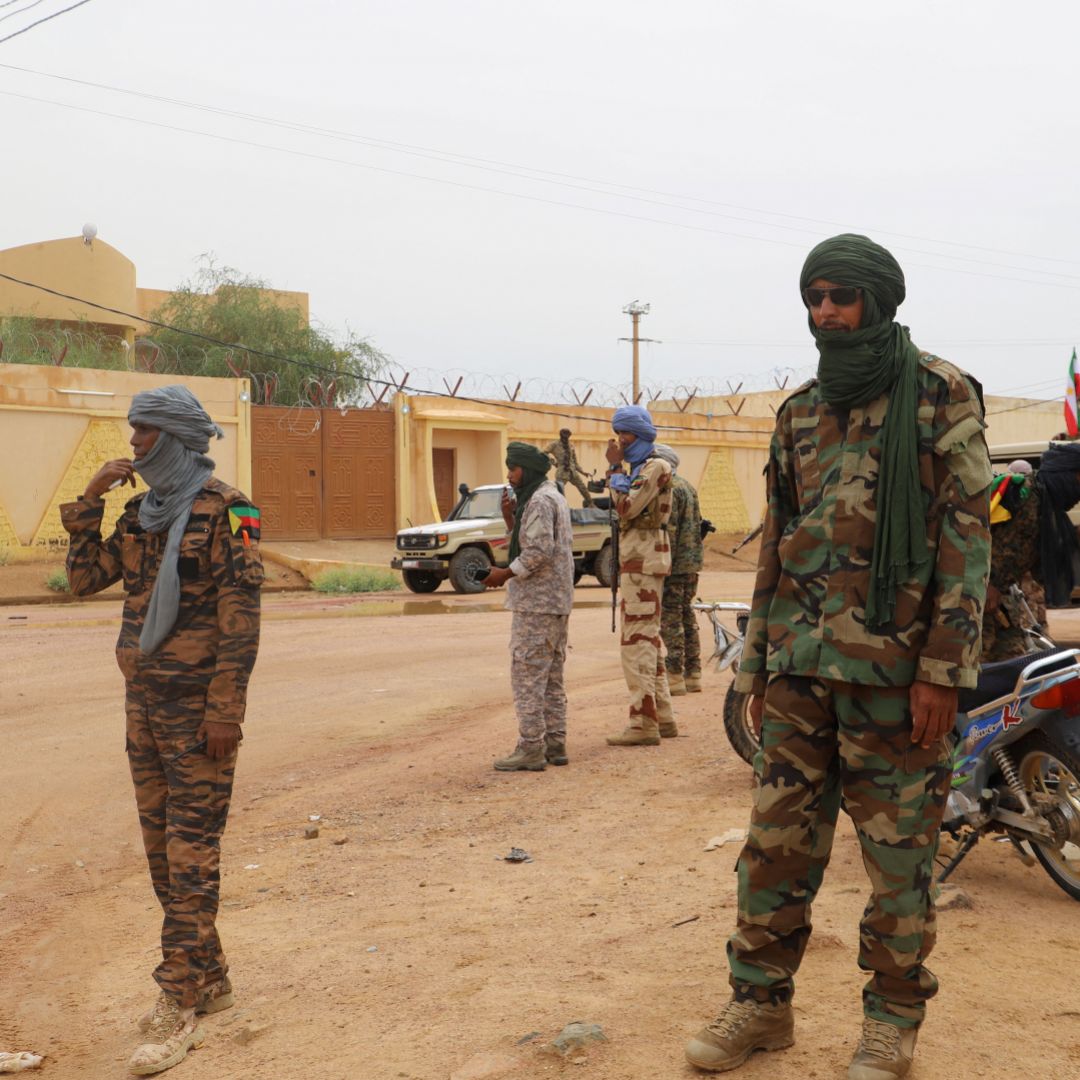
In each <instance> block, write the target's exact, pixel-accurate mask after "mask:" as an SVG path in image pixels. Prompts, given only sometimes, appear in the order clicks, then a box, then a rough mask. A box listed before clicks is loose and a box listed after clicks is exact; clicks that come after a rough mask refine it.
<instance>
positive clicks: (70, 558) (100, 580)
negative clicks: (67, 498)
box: [60, 499, 127, 596]
mask: <svg viewBox="0 0 1080 1080" xmlns="http://www.w3.org/2000/svg"><path fill="white" fill-rule="evenodd" d="M104 513H105V500H104V499H76V500H75V502H69V503H64V504H63V505H62V506H61V507H60V522H61V524H62V525H63V526H64V528H65V529H66V530H67V532H68V535H69V536H70V537H71V541H70V544H69V546H68V553H67V576H68V585H69V586H70V587H71V591H72V593H73V594H74V595H75V596H90V595H91V594H92V593H97V592H101V590H102V589H107V588H108V587H109V586H110V585H112V584H113V583H114V582H117V581H119V580H120V578H121V577H122V576H123V572H124V564H123V561H122V551H123V536H124V527H125V519H126V517H127V515H126V514H124V515H123V516H121V518H120V520H119V521H118V522H117V523H116V527H115V528H114V529H113V531H112V535H111V536H110V537H109V539H108V540H103V539H102V538H101V518H102V515H103V514H104Z"/></svg>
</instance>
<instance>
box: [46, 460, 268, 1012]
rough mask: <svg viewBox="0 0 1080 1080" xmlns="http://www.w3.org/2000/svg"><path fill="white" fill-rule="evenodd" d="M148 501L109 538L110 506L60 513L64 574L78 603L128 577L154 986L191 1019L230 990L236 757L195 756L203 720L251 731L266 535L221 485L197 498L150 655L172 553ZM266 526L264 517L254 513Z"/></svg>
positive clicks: (132, 703) (130, 695)
mask: <svg viewBox="0 0 1080 1080" xmlns="http://www.w3.org/2000/svg"><path fill="white" fill-rule="evenodd" d="M144 497H145V496H144V495H137V496H136V497H135V498H133V499H131V500H130V501H129V502H128V503H127V504H126V506H125V509H124V513H123V514H122V516H121V517H120V519H119V520H118V521H117V523H116V527H115V529H114V530H113V532H112V534H111V535H110V536H109V537H108V538H107V539H103V538H102V536H101V531H100V530H101V519H102V515H103V512H104V509H105V502H104V500H103V499H100V498H85V497H84V498H81V499H79V500H77V501H76V502H71V503H65V504H64V505H63V506H61V508H60V513H61V518H62V521H63V524H64V527H65V529H67V531H68V533H70V536H71V546H70V549H69V551H68V559H67V571H68V580H69V581H70V584H71V591H72V592H73V593H74V594H75V595H76V596H87V595H89V594H91V593H96V592H100V591H101V590H102V589H105V588H107V587H108V586H110V585H112V584H113V583H114V582H117V581H120V580H123V585H124V593H125V597H124V613H123V621H122V624H121V628H120V638H119V640H118V642H117V645H116V657H117V662H118V664H119V666H120V670H121V671H122V672H123V674H124V678H125V680H126V682H127V700H126V712H127V753H128V760H129V763H130V766H131V774H132V778H133V780H134V782H135V796H136V803H137V806H138V810H139V819H140V822H141V824H142V834H143V844H144V846H145V848H146V856H147V860H148V862H149V865H150V876H151V879H152V881H153V885H154V891H155V893H156V895H157V898H158V901H159V902H160V904H161V906H162V908H163V910H164V922H163V926H162V932H161V953H162V959H161V963H160V964H158V966H157V969H156V970H155V972H154V978H155V979H156V981H157V982H158V984H159V986H160V987H161V989H162V990H163V991H164V992H165V993H166V994H167V995H168V996H169V997H170V998H172V999H174V1000H175V1001H176V1002H177V1003H178V1004H179V1006H180V1007H181V1008H184V1009H189V1008H192V1007H194V1006H196V1005H197V1004H199V1002H200V994H201V993H204V992H206V991H207V990H208V988H211V987H214V986H215V985H216V984H220V983H222V981H223V980H224V979H225V976H226V974H227V972H228V964H227V962H226V960H225V955H224V952H223V951H222V947H221V941H220V939H219V938H218V933H217V929H216V926H215V920H216V916H217V910H218V885H219V859H220V841H221V836H222V833H223V832H224V830H225V821H226V817H227V815H228V811H229V801H230V798H231V795H232V783H233V771H234V768H235V765H236V753H235V752H234V753H233V754H231V755H229V756H227V757H225V758H221V759H219V760H213V759H211V758H209V757H208V756H207V755H206V754H205V753H204V752H203V748H202V747H201V746H198V745H197V742H198V739H197V735H196V733H197V732H198V730H199V728H200V727H201V725H202V723H203V721H204V720H205V721H214V722H217V723H221V724H240V723H241V722H242V721H243V719H244V710H245V705H246V698H247V686H248V678H249V676H250V675H251V670H252V668H253V666H254V664H255V656H256V652H257V650H258V646H259V587H260V585H261V584H262V581H263V569H262V562H261V560H260V557H259V545H258V535H259V533H258V529H257V527H253V526H249V527H248V528H247V530H246V535H245V534H243V533H241V532H240V531H239V530H235V531H234V528H233V523H235V518H233V519H230V515H229V510H230V508H233V509H234V510H243V511H244V512H245V515H247V516H250V515H251V514H253V513H255V512H254V511H253V510H252V508H251V504H250V503H249V502H248V500H247V499H246V498H245V497H244V496H243V495H242V494H241V493H240V492H239V491H237V490H235V489H234V488H231V487H229V486H227V485H226V484H223V483H221V482H220V481H218V480H216V479H213V478H211V479H210V480H208V481H207V482H206V484H205V485H204V486H203V488H202V490H201V491H200V492H199V494H198V495H196V497H195V501H194V503H193V505H192V509H191V516H190V518H189V519H188V522H187V526H186V528H185V530H184V535H183V539H182V541H181V545H180V557H179V563H178V569H179V574H180V606H179V611H178V614H177V618H176V622H175V624H174V626H173V628H172V631H171V632H170V633H169V636H168V637H166V638H165V640H164V641H163V642H162V644H161V645H160V646H159V647H158V648H157V649H156V650H155V651H154V652H152V653H151V654H149V655H147V654H145V653H144V652H143V651H142V649H141V648H140V645H139V635H140V633H141V632H142V628H143V622H144V619H145V617H146V613H147V608H148V606H149V603H150V596H151V591H152V589H153V586H154V582H155V578H156V576H157V572H158V567H159V564H160V560H161V556H162V552H163V549H164V546H165V534H164V533H149V532H146V531H144V530H143V528H142V527H141V526H140V524H139V504H140V502H141V501H142V499H143V498H144ZM256 516H257V515H256Z"/></svg>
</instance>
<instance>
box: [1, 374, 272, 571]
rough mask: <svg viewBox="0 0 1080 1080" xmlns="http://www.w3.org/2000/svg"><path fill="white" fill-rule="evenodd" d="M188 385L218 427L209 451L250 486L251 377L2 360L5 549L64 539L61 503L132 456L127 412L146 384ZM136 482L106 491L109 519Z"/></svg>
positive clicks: (49, 545)
mask: <svg viewBox="0 0 1080 1080" xmlns="http://www.w3.org/2000/svg"><path fill="white" fill-rule="evenodd" d="M176 382H182V383H183V384H184V385H185V386H187V387H188V388H189V389H190V390H191V392H192V393H193V394H195V396H196V397H197V398H198V399H199V400H200V401H201V402H202V403H203V406H204V407H205V408H206V410H207V412H209V413H210V415H211V416H212V417H213V418H214V420H215V421H216V422H217V423H218V424H220V425H221V427H222V429H223V430H224V432H225V438H224V439H222V440H220V441H218V442H216V443H214V445H213V446H212V447H211V450H210V456H211V457H212V458H213V459H214V461H215V462H216V464H217V469H216V472H217V475H218V476H219V477H220V478H221V479H222V480H224V481H225V482H226V483H229V484H233V485H235V486H236V487H238V488H240V489H241V490H243V491H246V492H249V491H250V490H251V406H250V392H251V390H250V386H249V384H248V381H247V380H246V379H207V378H186V379H176V378H175V377H171V376H167V375H145V374H142V373H140V372H129V371H96V370H93V369H89V368H77V369H65V368H55V367H43V366H40V365H30V364H0V547H4V548H5V549H6V550H8V551H12V550H14V551H15V552H16V553H17V554H19V555H21V556H24V557H28V556H33V555H35V554H36V555H43V554H47V553H49V552H50V551H52V550H54V549H56V548H62V547H64V546H66V544H67V534H66V533H65V532H64V530H63V528H62V527H61V525H60V518H59V514H58V512H57V508H58V507H59V505H60V504H61V503H62V502H66V501H68V500H69V499H74V498H78V496H79V495H81V494H82V492H83V490H84V489H85V487H86V483H87V481H88V480H89V479H90V477H91V476H93V474H94V473H95V472H96V471H97V470H98V468H100V467H101V465H102V464H103V463H104V462H105V461H107V460H109V459H110V458H114V457H130V453H131V448H130V446H129V445H128V438H129V436H130V434H131V429H130V428H129V426H128V423H127V412H128V408H129V406H130V404H131V398H132V396H133V395H134V394H135V393H137V392H138V391H139V390H148V389H151V388H153V387H155V386H164V385H167V384H170V383H176ZM131 494H132V489H131V488H126V489H118V490H117V491H115V492H110V493H109V494H108V495H107V496H106V502H107V504H108V509H107V511H106V518H105V522H106V524H107V525H108V526H111V524H112V522H113V521H115V519H116V517H117V516H118V515H119V513H120V511H121V509H122V507H123V504H124V502H125V501H126V500H127V499H128V498H130V496H131Z"/></svg>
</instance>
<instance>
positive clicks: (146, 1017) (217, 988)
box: [135, 975, 236, 1031]
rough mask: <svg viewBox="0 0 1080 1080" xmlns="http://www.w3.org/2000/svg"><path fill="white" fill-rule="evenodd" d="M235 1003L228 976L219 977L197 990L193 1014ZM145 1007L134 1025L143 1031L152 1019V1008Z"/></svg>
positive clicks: (200, 1013) (215, 1009) (209, 1011)
mask: <svg viewBox="0 0 1080 1080" xmlns="http://www.w3.org/2000/svg"><path fill="white" fill-rule="evenodd" d="M235 1004H236V998H235V997H234V996H233V988H232V983H231V982H230V981H229V976H228V975H226V976H225V978H223V979H219V980H218V981H217V982H216V983H211V984H210V985H209V986H205V987H203V989H202V990H200V991H199V1000H198V1001H196V1002H195V1015H196V1016H206V1015H207V1014H208V1013H217V1012H221V1011H222V1010H223V1009H231V1008H232V1007H233V1005H235ZM156 1008H157V1006H156V1005H155V1006H154V1008H152V1009H147V1010H146V1012H144V1013H143V1014H142V1016H140V1017H139V1019H138V1020H136V1021H135V1026H136V1027H137V1028H138V1029H139V1030H140V1031H145V1030H146V1029H147V1028H148V1027H149V1026H150V1025H151V1024H152V1023H153V1021H154V1009H156Z"/></svg>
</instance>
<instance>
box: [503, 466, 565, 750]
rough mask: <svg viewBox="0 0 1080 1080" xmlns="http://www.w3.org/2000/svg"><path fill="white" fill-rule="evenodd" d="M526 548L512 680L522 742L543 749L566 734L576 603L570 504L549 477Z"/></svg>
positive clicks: (519, 574)
mask: <svg viewBox="0 0 1080 1080" xmlns="http://www.w3.org/2000/svg"><path fill="white" fill-rule="evenodd" d="M518 537H519V541H520V543H521V553H520V554H519V555H518V557H517V558H516V559H515V560H514V561H513V562H512V563H511V564H510V569H511V570H513V571H514V576H513V577H512V578H510V579H509V580H508V581H507V583H506V589H507V595H506V606H507V607H508V608H509V609H510V610H511V611H512V612H513V613H514V614H513V625H512V627H511V630H510V657H511V663H510V682H511V685H512V686H513V691H514V709H515V711H516V712H517V719H518V731H519V737H520V741H519V744H518V745H519V746H521V747H523V748H527V749H530V750H533V749H536V748H537V747H540V748H542V747H543V746H544V743H545V740H548V741H551V742H565V741H566V690H565V687H564V684H563V667H564V665H565V663H566V635H567V627H568V624H569V621H570V611H571V609H572V608H573V606H574V551H573V544H572V531H571V526H570V508H569V507H568V506H567V505H566V499H564V498H563V496H562V495H560V494H559V491H558V489H557V488H556V487H555V485H554V484H553V483H552V482H551V481H550V480H546V481H544V483H542V484H541V485H540V486H539V487H538V488H537V489H536V491H534V492H533V494H532V497H531V498H530V499H529V501H528V503H527V504H526V506H525V510H524V512H523V513H522V515H521V529H520V532H519V534H518Z"/></svg>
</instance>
